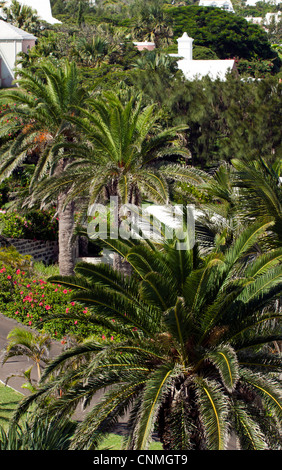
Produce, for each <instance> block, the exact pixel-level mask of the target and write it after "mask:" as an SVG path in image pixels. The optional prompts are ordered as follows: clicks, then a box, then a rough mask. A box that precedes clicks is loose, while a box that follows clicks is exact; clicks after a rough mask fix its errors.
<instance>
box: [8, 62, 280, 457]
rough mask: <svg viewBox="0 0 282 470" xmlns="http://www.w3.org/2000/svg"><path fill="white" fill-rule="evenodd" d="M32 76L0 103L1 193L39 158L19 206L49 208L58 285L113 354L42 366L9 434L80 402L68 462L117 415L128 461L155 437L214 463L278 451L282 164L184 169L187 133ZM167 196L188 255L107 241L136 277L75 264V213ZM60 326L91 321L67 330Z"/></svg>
mask: <svg viewBox="0 0 282 470" xmlns="http://www.w3.org/2000/svg"><path fill="white" fill-rule="evenodd" d="M40 77H41V78H38V77H37V76H34V75H32V74H31V73H29V72H28V71H27V70H23V71H22V72H21V76H20V79H19V88H17V89H15V90H12V91H11V90H10V91H5V92H2V93H1V96H2V97H3V99H4V98H5V99H7V100H9V102H10V104H13V106H10V109H9V111H8V112H7V113H6V114H5V116H4V117H3V118H2V119H1V124H2V127H1V137H2V138H3V140H4V142H3V145H2V149H1V159H0V172H1V175H2V179H3V180H4V179H5V178H6V177H7V176H9V175H10V174H11V173H12V172H13V170H14V169H15V168H16V167H18V166H19V165H23V163H24V162H25V161H27V159H28V158H30V156H31V155H34V153H35V154H36V165H35V170H34V174H33V177H32V180H31V184H30V193H29V194H28V195H26V197H25V204H26V205H32V204H35V203H38V201H40V203H41V204H43V205H44V204H49V203H52V204H53V203H54V200H56V201H57V210H58V214H59V219H60V224H59V232H60V233H59V244H60V259H59V262H60V273H61V275H60V276H58V277H54V278H52V282H53V283H56V282H57V283H60V284H61V285H65V286H68V287H69V288H71V289H72V292H73V300H74V301H76V302H80V303H81V304H82V305H84V306H86V307H87V308H88V309H89V311H90V312H91V316H90V317H87V321H88V322H89V321H90V322H92V323H93V325H99V326H100V325H104V328H105V331H111V332H112V334H113V335H115V332H116V333H118V334H119V337H120V338H122V339H121V340H120V341H118V342H114V341H109V342H107V341H105V342H102V343H101V341H97V340H96V339H95V338H86V339H85V340H84V341H83V342H81V343H79V344H78V345H76V346H74V347H71V348H69V349H67V350H66V351H64V352H63V353H62V354H61V355H60V356H59V357H57V358H55V359H54V360H53V361H52V362H50V363H48V365H47V367H46V368H45V370H44V372H43V375H42V377H41V381H40V385H39V387H38V389H37V390H36V391H35V392H34V393H33V394H31V395H30V396H28V397H26V398H25V399H24V400H23V401H22V402H21V404H20V406H19V407H18V409H17V411H16V413H15V416H14V421H15V422H17V420H18V419H19V418H20V417H21V416H22V415H23V414H24V413H25V412H26V411H27V410H28V409H29V407H30V405H32V410H33V413H34V415H32V416H36V417H37V418H36V420H35V421H34V422H35V423H36V422H37V420H38V418H39V417H40V418H42V422H45V420H48V417H49V416H56V419H57V420H58V421H59V422H60V419H61V420H62V421H61V422H62V423H63V422H64V420H65V419H67V418H70V417H71V416H72V414H73V412H74V410H75V409H76V407H77V406H78V405H79V404H80V403H83V406H84V408H85V409H88V408H89V412H88V413H87V414H86V415H85V419H84V420H83V422H81V423H79V424H78V425H77V426H75V429H74V430H73V433H72V435H71V437H70V438H69V440H68V443H69V444H68V445H69V447H68V448H70V449H72V450H74V449H79V450H82V449H83V450H84V449H95V448H97V447H98V446H99V445H100V444H101V442H102V440H103V439H104V437H105V436H106V435H107V433H109V432H110V431H111V430H112V429H113V428H114V426H115V424H116V423H117V421H118V420H119V419H120V418H122V417H123V416H124V414H125V413H127V412H128V413H129V419H128V423H127V425H128V432H127V434H126V436H125V439H124V449H133V450H143V449H147V448H148V445H149V443H150V440H151V438H152V433H153V432H155V431H156V432H157V433H158V435H159V438H160V441H161V442H162V444H163V447H164V449H166V450H192V449H193V450H194V449H195V450H204V449H209V450H223V449H226V448H227V446H228V442H229V438H230V435H231V433H232V432H234V433H235V434H236V437H237V440H238V446H239V448H241V449H245V450H263V449H280V448H281V445H282V440H281V437H282V436H281V420H282V393H281V375H280V374H281V339H282V334H281V315H282V311H281V305H280V296H281V284H282V265H281V260H282V247H281V236H282V210H281V209H282V197H281V195H282V188H281V180H280V178H279V176H280V167H281V162H276V163H274V164H270V163H268V162H265V161H263V160H260V159H257V160H256V161H249V160H248V159H246V160H245V161H243V160H240V161H238V160H234V161H233V162H232V165H227V164H223V165H221V166H219V168H217V169H216V171H215V172H214V173H212V174H210V173H207V172H205V171H203V170H199V169H196V168H192V167H190V166H188V164H187V162H188V163H189V156H190V153H189V150H188V149H187V147H185V145H181V142H183V140H182V139H181V136H182V132H183V131H185V127H184V126H182V125H180V126H178V127H174V128H167V129H163V128H160V124H159V113H158V111H157V108H156V107H155V106H153V105H152V106H146V107H144V106H143V105H142V97H140V96H136V95H132V93H131V92H130V91H128V90H126V89H124V90H122V91H121V92H120V93H119V94H115V93H113V92H111V93H109V92H107V93H103V92H102V91H101V90H100V88H99V86H98V85H96V86H94V87H93V90H92V91H91V92H90V93H89V92H86V91H85V90H83V89H82V88H81V87H80V83H79V76H78V74H77V70H76V67H75V66H74V65H73V64H68V65H66V66H65V68H63V69H60V70H56V69H54V68H53V67H52V66H51V65H50V66H48V67H47V66H43V67H42V70H41V75H40ZM15 118H17V119H15ZM8 134H12V135H13V136H14V137H13V138H12V139H8V138H7V139H6V140H5V136H7V135H8ZM176 159H179V160H180V161H181V163H175V160H176ZM172 162H174V163H172ZM187 183H188V184H189V187H190V188H197V191H195V190H194V191H193V190H192V189H191V191H187V189H186V190H185V191H184V190H183V188H184V189H185V188H187ZM176 193H177V195H178V197H180V195H181V197H182V201H183V202H184V203H185V204H186V203H187V204H188V203H193V204H195V206H196V207H197V209H198V211H199V212H200V215H199V216H198V217H197V219H196V223H195V232H196V240H195V242H194V240H193V237H192V235H193V234H192V233H191V231H190V230H189V226H188V227H187V232H186V238H185V240H184V241H183V243H182V245H181V246H182V249H179V244H178V240H177V239H175V238H171V239H165V238H163V239H158V241H157V242H156V241H154V240H150V239H145V240H143V239H142V238H141V239H128V240H124V239H117V240H112V239H106V240H103V244H104V246H107V247H109V246H110V248H111V249H112V250H113V251H114V252H115V253H116V254H118V255H119V257H121V258H122V259H123V260H124V261H126V263H127V264H128V265H129V266H130V271H127V273H128V272H130V275H128V274H126V273H125V272H124V271H123V270H121V269H116V267H117V266H118V264H117V265H114V266H110V265H104V264H100V265H89V264H87V263H80V264H77V265H76V266H75V265H74V260H73V253H72V241H73V233H74V217H73V215H74V210H75V207H76V208H77V207H79V208H80V209H81V210H82V208H83V207H84V203H85V202H86V203H87V204H91V203H93V202H97V201H102V202H103V203H107V201H108V200H109V197H110V196H116V197H117V198H118V201H119V204H124V203H134V204H135V205H137V206H138V205H139V204H140V203H141V202H142V201H144V200H145V199H146V200H148V201H151V202H155V203H161V204H168V205H169V204H173V195H174V194H176ZM199 194H201V195H202V196H203V195H204V198H202V197H201V198H198V195H199ZM203 200H204V201H205V202H204V203H203V202H202V201H203ZM199 201H201V202H199ZM55 318H58V316H56V314H55ZM70 318H72V319H74V320H76V321H80V322H83V321H85V318H84V317H83V315H78V316H75V317H74V316H72V314H71V313H70V314H65V315H62V316H61V321H64V319H66V320H69V319H70ZM48 321H50V317H48ZM101 390H105V393H104V395H103V397H102V399H101V400H99V402H98V403H97V404H94V405H93V400H94V403H95V396H96V394H97V392H99V391H101ZM58 397H59V398H58Z"/></svg>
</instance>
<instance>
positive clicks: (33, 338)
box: [2, 327, 51, 381]
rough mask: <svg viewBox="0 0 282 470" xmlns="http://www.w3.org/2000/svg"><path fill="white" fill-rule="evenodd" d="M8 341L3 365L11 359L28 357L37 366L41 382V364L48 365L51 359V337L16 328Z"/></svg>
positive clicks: (3, 356) (11, 332)
mask: <svg viewBox="0 0 282 470" xmlns="http://www.w3.org/2000/svg"><path fill="white" fill-rule="evenodd" d="M7 339H8V340H9V342H8V345H7V346H6V349H5V350H4V351H3V355H2V364H5V363H6V362H7V361H8V360H9V359H10V358H11V357H15V356H23V355H24V356H27V357H29V358H30V359H31V360H32V361H33V362H34V364H35V365H36V369H37V378H38V381H39V380H40V378H41V362H43V363H45V364H46V362H47V361H48V359H49V352H50V347H51V338H50V336H49V335H46V334H39V333H34V332H32V331H30V330H26V329H24V328H18V327H16V328H14V329H13V330H11V331H10V333H9V334H8V336H7Z"/></svg>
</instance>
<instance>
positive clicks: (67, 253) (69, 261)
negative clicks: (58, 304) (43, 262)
mask: <svg viewBox="0 0 282 470" xmlns="http://www.w3.org/2000/svg"><path fill="white" fill-rule="evenodd" d="M65 197H66V194H65V193H61V194H60V195H59V197H58V217H59V268H60V275H61V276H72V275H73V274H74V266H75V255H74V245H73V232H74V202H70V203H68V204H67V205H66V207H64V201H65Z"/></svg>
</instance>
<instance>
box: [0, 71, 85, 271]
mask: <svg viewBox="0 0 282 470" xmlns="http://www.w3.org/2000/svg"><path fill="white" fill-rule="evenodd" d="M39 77H41V78H39ZM17 83H18V85H19V87H18V88H15V89H11V90H1V94H0V97H1V99H2V100H3V101H5V102H8V103H10V106H9V108H8V109H7V111H6V113H5V115H4V116H2V118H1V120H0V122H1V136H8V135H9V134H12V135H15V138H14V139H13V140H11V141H9V142H8V144H7V145H6V146H3V147H2V149H1V155H0V177H1V181H4V180H5V179H6V178H7V177H8V176H9V175H11V174H12V172H13V171H14V169H15V168H17V167H19V166H22V165H23V164H24V163H25V161H27V159H28V158H31V157H33V159H35V161H36V166H35V171H34V173H33V177H32V180H31V184H30V191H31V193H32V191H33V190H34V188H35V186H36V185H37V184H38V182H39V181H40V180H41V179H42V178H43V177H45V176H46V175H55V176H56V177H57V176H59V175H60V174H62V172H63V171H64V169H65V167H66V164H67V161H68V159H67V157H68V153H67V148H68V145H70V144H72V143H73V142H74V141H75V140H76V135H77V134H76V131H75V129H74V126H73V125H72V124H71V123H70V121H69V118H70V117H71V116H72V115H74V114H75V113H76V112H77V108H76V107H77V106H79V105H82V103H83V101H84V98H85V97H86V92H85V90H84V89H83V88H82V87H81V84H80V81H79V74H78V70H77V68H76V66H75V64H74V63H65V64H64V65H63V66H62V67H61V68H59V69H57V68H56V67H54V65H52V63H48V62H47V63H44V64H42V65H41V66H40V67H39V69H38V75H37V74H36V75H35V74H33V73H31V72H30V71H29V70H27V69H23V70H21V71H20V77H19V79H18V80H17ZM65 198H66V193H64V192H61V193H60V194H58V198H57V211H58V217H59V265H60V270H61V273H62V274H66V275H67V274H71V273H72V272H73V267H74V256H73V242H72V235H73V229H74V203H73V201H71V202H70V203H69V204H68V205H65V204H64V201H65Z"/></svg>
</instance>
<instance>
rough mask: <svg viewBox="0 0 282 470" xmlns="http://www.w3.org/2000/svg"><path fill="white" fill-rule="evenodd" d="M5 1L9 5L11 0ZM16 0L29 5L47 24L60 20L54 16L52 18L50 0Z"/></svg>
mask: <svg viewBox="0 0 282 470" xmlns="http://www.w3.org/2000/svg"><path fill="white" fill-rule="evenodd" d="M5 1H6V6H9V5H10V3H11V0H5ZM18 1H19V3H21V4H22V5H26V6H28V7H31V8H32V9H33V10H36V11H37V14H38V16H39V17H40V18H41V19H42V20H44V21H46V22H47V23H49V24H55V23H60V21H58V20H56V18H53V16H52V9H51V4H50V0H18Z"/></svg>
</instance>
